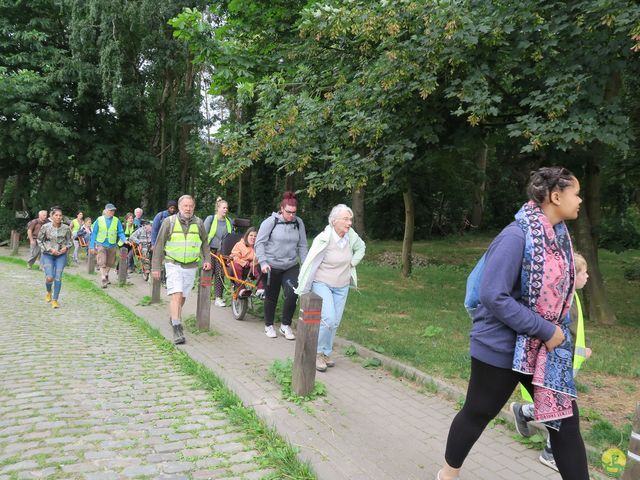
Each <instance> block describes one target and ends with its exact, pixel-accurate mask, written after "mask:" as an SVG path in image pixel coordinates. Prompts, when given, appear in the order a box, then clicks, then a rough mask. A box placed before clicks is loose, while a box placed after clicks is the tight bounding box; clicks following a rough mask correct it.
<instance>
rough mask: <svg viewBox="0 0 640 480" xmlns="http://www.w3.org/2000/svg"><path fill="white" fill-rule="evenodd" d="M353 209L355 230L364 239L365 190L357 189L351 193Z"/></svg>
mask: <svg viewBox="0 0 640 480" xmlns="http://www.w3.org/2000/svg"><path fill="white" fill-rule="evenodd" d="M351 209H352V210H353V228H355V230H356V232H358V235H360V236H361V237H363V238H364V236H365V231H364V189H363V188H356V189H355V190H353V192H352V193H351Z"/></svg>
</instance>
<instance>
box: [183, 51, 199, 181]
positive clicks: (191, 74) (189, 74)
mask: <svg viewBox="0 0 640 480" xmlns="http://www.w3.org/2000/svg"><path fill="white" fill-rule="evenodd" d="M187 62H188V64H187V70H186V72H185V74H184V97H185V101H187V102H189V103H191V100H192V99H191V96H192V95H193V82H194V78H195V75H196V71H195V68H194V65H193V62H192V58H191V55H189V57H188V59H187ZM192 127H193V125H192V124H191V123H190V122H184V123H182V124H181V125H180V137H179V141H180V146H179V148H180V166H181V173H180V188H181V190H182V193H186V192H187V190H188V188H189V183H190V176H191V170H192V169H191V167H192V165H191V155H189V152H188V151H187V143H188V142H189V137H190V136H191V129H192Z"/></svg>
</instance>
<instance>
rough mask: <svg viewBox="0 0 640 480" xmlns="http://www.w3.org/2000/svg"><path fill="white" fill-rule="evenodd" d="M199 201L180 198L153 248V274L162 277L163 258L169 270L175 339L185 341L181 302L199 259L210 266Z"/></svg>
mask: <svg viewBox="0 0 640 480" xmlns="http://www.w3.org/2000/svg"><path fill="white" fill-rule="evenodd" d="M195 208H196V202H195V200H194V199H193V197H191V196H190V195H183V196H182V197H180V199H179V200H178V213H177V214H175V215H171V216H169V217H167V218H165V219H164V220H163V222H162V225H161V227H160V231H159V232H158V237H157V238H156V243H155V246H154V250H153V252H154V253H153V259H152V263H151V275H152V276H153V278H154V279H156V280H160V272H161V271H162V262H163V260H164V268H165V271H166V274H167V295H169V296H170V297H171V301H170V303H169V314H170V321H171V326H172V327H173V341H174V343H175V344H176V345H177V344H181V343H184V342H185V338H184V330H183V328H182V306H183V305H184V302H185V300H186V299H187V297H188V296H189V294H190V293H191V290H192V289H193V284H194V282H195V277H196V272H197V270H198V262H199V261H200V258H202V260H203V263H202V269H203V270H211V256H210V252H209V242H208V241H207V231H206V230H205V228H204V224H203V223H202V220H200V219H199V218H198V217H196V216H195V215H194V214H193V212H194V210H195Z"/></svg>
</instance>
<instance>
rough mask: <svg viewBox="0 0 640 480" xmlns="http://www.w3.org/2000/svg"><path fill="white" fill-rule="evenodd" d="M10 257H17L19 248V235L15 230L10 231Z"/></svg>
mask: <svg viewBox="0 0 640 480" xmlns="http://www.w3.org/2000/svg"><path fill="white" fill-rule="evenodd" d="M10 246H11V255H18V248H19V247H20V234H19V233H18V232H17V231H16V230H11V242H10Z"/></svg>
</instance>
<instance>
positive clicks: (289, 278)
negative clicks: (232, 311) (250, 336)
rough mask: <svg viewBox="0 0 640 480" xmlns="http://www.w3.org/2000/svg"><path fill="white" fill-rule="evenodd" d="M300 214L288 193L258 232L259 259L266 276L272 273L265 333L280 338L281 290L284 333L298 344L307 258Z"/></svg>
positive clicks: (268, 284)
mask: <svg viewBox="0 0 640 480" xmlns="http://www.w3.org/2000/svg"><path fill="white" fill-rule="evenodd" d="M297 212H298V198H297V196H296V194H295V193H294V192H284V194H283V196H282V200H281V202H280V210H279V211H278V212H273V213H272V214H271V215H270V216H269V217H267V218H266V219H265V220H264V221H263V222H262V223H261V224H260V228H259V229H258V236H257V237H256V244H255V249H256V257H257V258H258V262H259V263H260V270H261V271H262V273H263V274H269V272H271V280H270V281H269V282H267V284H266V288H265V292H264V293H265V298H264V323H265V327H264V333H265V334H266V335H267V337H269V338H276V337H277V333H276V330H275V328H274V326H273V322H274V317H275V313H276V305H277V303H278V296H279V295H280V287H282V289H283V292H284V306H283V309H282V325H281V326H280V333H281V334H282V335H284V337H285V338H286V339H287V340H295V338H296V337H295V335H294V334H293V331H292V330H291V320H292V318H293V312H294V311H295V309H296V302H297V300H298V296H297V295H296V294H295V292H294V289H295V288H296V282H297V280H298V274H299V273H300V264H301V263H302V262H304V259H305V258H306V257H307V233H306V231H305V228H304V223H303V221H302V219H301V218H300V217H298V216H297Z"/></svg>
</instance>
